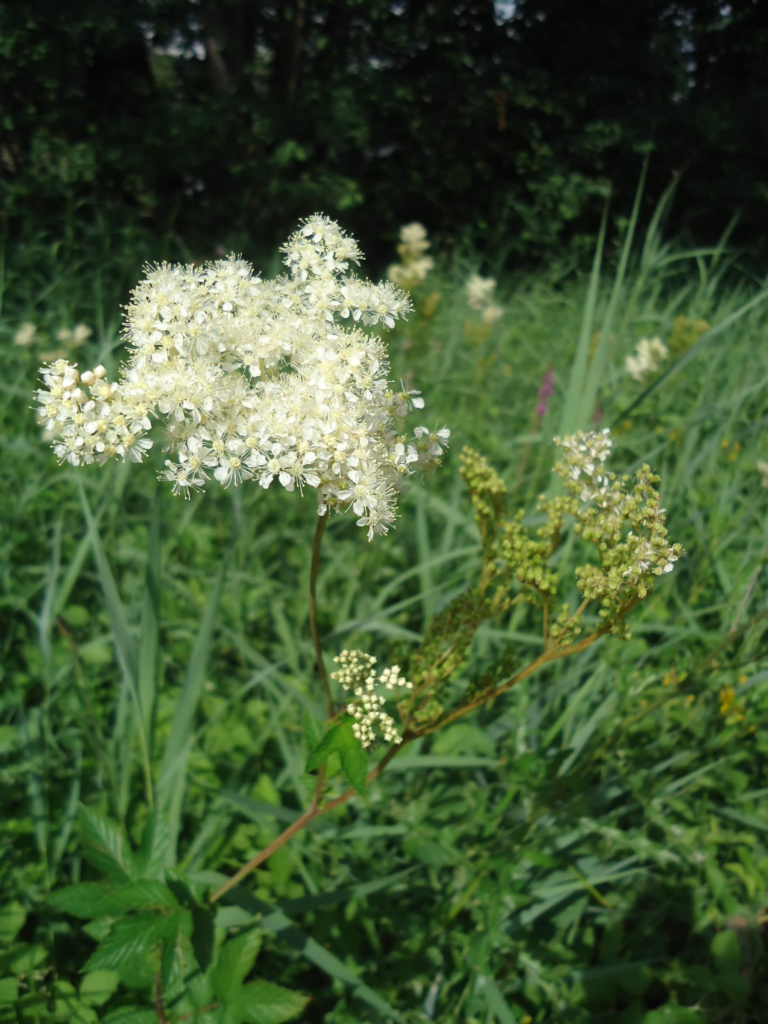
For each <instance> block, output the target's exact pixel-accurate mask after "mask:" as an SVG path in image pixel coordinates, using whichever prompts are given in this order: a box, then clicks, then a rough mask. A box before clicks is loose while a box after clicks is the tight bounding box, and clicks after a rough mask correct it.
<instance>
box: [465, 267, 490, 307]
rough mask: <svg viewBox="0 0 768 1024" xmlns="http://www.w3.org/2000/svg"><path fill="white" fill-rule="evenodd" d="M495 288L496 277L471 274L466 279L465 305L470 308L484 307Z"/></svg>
mask: <svg viewBox="0 0 768 1024" xmlns="http://www.w3.org/2000/svg"><path fill="white" fill-rule="evenodd" d="M495 290H496V279H495V278H493V277H481V276H480V275H479V274H473V275H472V277H470V279H469V280H468V281H467V305H468V306H469V307H470V308H471V309H480V310H482V309H485V307H486V306H488V305H489V304H490V302H491V299H492V298H493V293H494V291H495Z"/></svg>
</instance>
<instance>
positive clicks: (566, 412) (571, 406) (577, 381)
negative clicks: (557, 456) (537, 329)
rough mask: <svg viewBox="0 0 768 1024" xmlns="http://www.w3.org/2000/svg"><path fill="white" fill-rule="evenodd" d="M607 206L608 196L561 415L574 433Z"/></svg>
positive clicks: (562, 425)
mask: <svg viewBox="0 0 768 1024" xmlns="http://www.w3.org/2000/svg"><path fill="white" fill-rule="evenodd" d="M608 207H609V199H608V198H606V200H605V207H604V209H603V218H602V220H601V222H600V231H599V232H598V235H597V245H596V246H595V255H594V258H593V260H592V273H591V275H590V278H589V289H588V291H587V298H586V301H585V303H584V311H583V314H582V318H581V331H580V332H579V341H578V344H577V346H576V355H575V356H574V360H573V365H572V366H571V372H570V374H569V377H568V390H567V391H566V394H565V402H564V404H563V413H562V416H561V418H560V433H561V434H572V433H573V432H574V430H578V429H579V426H580V424H581V419H582V405H583V395H584V386H585V382H586V375H587V363H588V361H589V346H590V342H591V338H592V324H593V323H594V319H595V307H596V305H597V295H598V291H599V288H600V268H601V266H602V262H603V250H604V249H605V235H606V231H607V229H608Z"/></svg>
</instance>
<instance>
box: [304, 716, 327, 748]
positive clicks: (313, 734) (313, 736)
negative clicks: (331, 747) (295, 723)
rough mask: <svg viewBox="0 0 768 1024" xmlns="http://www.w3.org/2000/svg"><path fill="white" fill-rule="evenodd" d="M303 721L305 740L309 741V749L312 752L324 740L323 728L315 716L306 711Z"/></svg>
mask: <svg viewBox="0 0 768 1024" xmlns="http://www.w3.org/2000/svg"><path fill="white" fill-rule="evenodd" d="M302 721H303V724H304V739H305V740H306V741H307V749H308V750H310V751H312V750H314V749H315V747H317V746H318V744H319V743H320V742H321V740H322V738H323V730H322V726H321V725H320V723H319V722H318V721H317V719H316V718H315V716H314V715H312V714H310V713H309V711H307V710H306V709H305V710H304V714H303V715H302Z"/></svg>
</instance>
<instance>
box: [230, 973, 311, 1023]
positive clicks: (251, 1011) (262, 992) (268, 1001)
mask: <svg viewBox="0 0 768 1024" xmlns="http://www.w3.org/2000/svg"><path fill="white" fill-rule="evenodd" d="M308 1002H309V998H308V997H307V996H303V995H301V993H300V992H291V991H290V989H287V988H282V987H281V986H280V985H273V984H272V983H271V982H269V981H253V982H251V984H250V985H246V986H245V987H244V988H243V989H242V990H241V995H240V997H239V998H238V1000H237V1004H236V1005H237V1008H238V1010H240V1011H241V1013H242V1018H241V1019H242V1020H243V1021H247V1022H248V1024H282V1022H283V1021H286V1020H293V1019H294V1018H295V1017H296V1016H298V1014H300V1013H301V1011H302V1010H303V1009H304V1007H305V1006H306V1005H307V1003H308Z"/></svg>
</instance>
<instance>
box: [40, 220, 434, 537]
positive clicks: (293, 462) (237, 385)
mask: <svg viewBox="0 0 768 1024" xmlns="http://www.w3.org/2000/svg"><path fill="white" fill-rule="evenodd" d="M283 253H284V254H285V259H284V262H285V264H286V266H287V267H288V269H289V274H288V275H286V276H281V277H278V278H277V279H276V280H274V281H265V280H263V279H261V278H260V277H258V276H257V275H256V274H255V273H254V271H253V268H252V267H251V266H250V265H249V264H248V263H246V262H245V261H244V260H241V259H238V258H237V257H234V256H232V257H229V258H228V259H225V260H217V261H215V262H212V263H208V264H206V265H205V266H204V267H194V266H179V265H175V266H170V265H168V264H163V265H162V266H159V267H148V268H147V271H146V275H145V277H144V280H143V281H142V282H141V283H140V284H139V286H138V287H137V288H136V289H135V291H134V293H133V297H132V300H131V303H130V305H129V306H128V308H127V311H126V316H125V327H124V334H125V340H126V342H127V345H128V348H129V352H130V355H129V359H128V361H127V362H126V363H125V364H124V365H123V367H122V368H121V371H120V375H119V377H118V379H117V380H115V381H110V380H108V379H107V373H106V370H105V369H104V367H103V366H97V367H96V368H95V369H92V370H86V371H84V372H81V371H80V370H79V369H78V367H77V365H76V364H73V363H71V362H69V361H68V360H66V359H58V360H56V361H54V362H53V363H51V364H49V365H46V366H44V367H43V368H42V371H41V373H42V377H43V383H44V387H43V388H42V389H41V390H40V391H38V398H39V400H40V413H41V417H42V419H43V420H44V422H45V425H46V427H47V429H48V430H49V431H53V432H54V433H55V440H54V450H55V452H56V455H57V457H58V458H59V460H60V461H61V462H68V463H71V464H72V465H75V466H79V465H84V464H89V463H94V462H95V463H105V462H107V461H108V460H109V459H112V458H122V459H131V460H133V461H135V462H141V461H142V460H143V459H144V458H145V456H146V455H147V453H148V452H149V450H150V448H151V447H152V444H153V440H152V438H151V437H150V432H151V431H152V430H153V428H155V430H156V426H157V422H158V421H161V422H162V424H163V427H164V431H163V435H164V436H163V444H164V447H165V450H166V451H167V452H168V453H169V455H170V456H171V457H170V458H168V459H167V460H166V462H165V471H164V472H163V477H164V478H165V479H166V480H168V481H169V482H170V483H171V484H172V486H173V490H174V492H175V493H176V494H183V495H185V496H188V495H189V494H190V492H192V491H195V490H201V489H202V488H204V487H205V486H207V485H208V484H210V483H211V482H213V483H214V484H218V485H221V486H223V487H228V486H237V485H239V484H241V483H242V482H243V481H246V480H251V479H252V480H255V481H256V482H257V483H258V484H259V485H260V486H261V487H264V488H267V487H270V486H271V485H272V484H273V483H275V484H276V485H278V486H281V487H283V488H284V489H285V490H286V491H299V492H302V491H303V490H304V489H305V488H308V489H312V490H315V491H316V493H317V496H318V511H319V513H320V515H324V514H325V513H326V512H330V511H334V512H335V511H339V510H343V509H348V508H351V509H352V510H353V511H354V513H355V515H356V516H357V517H358V524H359V525H360V526H362V527H365V528H366V529H367V531H368V535H369V537H373V536H375V535H376V534H382V533H385V532H386V531H387V529H388V528H389V526H390V525H391V524H392V523H393V522H394V520H395V515H396V499H397V494H398V492H399V491H401V490H403V487H404V486H405V485H406V483H407V480H408V478H409V477H410V476H411V474H412V473H413V472H414V470H416V469H420V470H428V469H430V468H431V467H433V466H434V465H436V464H437V462H439V459H440V455H441V454H442V452H443V450H444V448H445V447H446V444H447V440H448V436H449V435H448V431H447V430H446V429H439V430H430V429H428V428H427V427H425V426H417V427H416V428H415V430H413V432H412V433H411V434H410V435H408V434H406V432H405V428H404V422H405V418H406V416H407V415H408V413H409V412H411V411H412V410H414V409H421V408H423V405H424V401H423V399H422V398H421V396H420V393H419V392H418V391H411V390H407V389H405V388H403V389H401V390H400V391H396V390H393V388H392V387H391V384H390V381H389V379H388V375H389V363H388V360H387V351H386V346H385V345H384V343H383V342H382V341H381V339H379V338H378V337H376V336H375V335H373V334H371V333H370V332H369V331H366V330H365V328H367V327H373V326H375V325H377V324H381V325H383V326H385V327H387V328H391V327H393V326H394V324H395V322H396V321H397V320H398V319H400V318H401V317H405V316H406V315H407V314H408V312H409V311H410V308H411V306H410V302H409V300H408V297H407V296H406V295H405V293H404V292H402V291H401V290H400V289H398V288H396V287H395V286H394V285H392V284H388V283H387V284H378V285H376V284H371V283H370V282H367V281H363V280H361V279H359V278H358V277H356V276H355V275H354V274H352V273H350V272H349V267H350V264H352V263H354V264H357V263H359V261H360V259H361V258H362V254H361V252H360V249H359V246H358V244H357V242H356V241H355V240H354V239H353V238H351V237H349V236H348V235H346V234H345V233H344V232H343V231H341V229H340V228H339V226H338V225H337V224H336V223H335V222H333V221H331V220H329V219H328V218H326V217H323V216H321V215H316V216H313V217H310V218H308V219H307V220H306V221H305V222H304V223H303V224H302V225H301V227H300V228H299V230H298V231H296V232H295V233H294V234H293V235H292V236H291V238H290V239H289V240H288V243H287V244H286V245H285V246H284V248H283Z"/></svg>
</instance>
